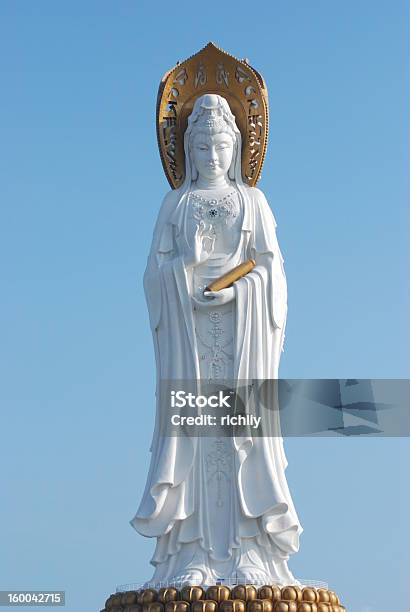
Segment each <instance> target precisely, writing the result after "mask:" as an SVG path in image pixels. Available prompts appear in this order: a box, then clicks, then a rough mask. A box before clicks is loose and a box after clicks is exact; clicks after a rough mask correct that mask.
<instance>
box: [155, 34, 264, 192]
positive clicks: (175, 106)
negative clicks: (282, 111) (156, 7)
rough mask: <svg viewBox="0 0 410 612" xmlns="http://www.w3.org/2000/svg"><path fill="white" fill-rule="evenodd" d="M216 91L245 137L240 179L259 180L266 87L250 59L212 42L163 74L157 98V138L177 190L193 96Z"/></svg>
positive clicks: (183, 166) (167, 169)
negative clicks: (248, 60) (229, 109)
mask: <svg viewBox="0 0 410 612" xmlns="http://www.w3.org/2000/svg"><path fill="white" fill-rule="evenodd" d="M206 93H216V94H219V95H221V96H223V97H224V98H226V100H227V101H228V104H229V106H230V108H231V111H232V112H233V114H234V115H235V119H236V124H237V126H238V128H239V129H240V131H241V136H242V178H243V180H244V182H245V183H247V184H248V185H250V186H254V185H255V184H256V182H257V181H258V179H259V177H260V174H261V170H262V165H263V161H264V157H265V152H266V146H267V140H268V92H267V89H266V85H265V82H264V80H263V78H262V76H261V75H260V74H259V73H258V72H257V71H256V70H255V68H253V67H252V66H250V65H249V64H248V63H247V62H246V61H244V60H239V59H237V58H235V57H234V56H233V55H230V54H228V53H226V52H225V51H223V50H222V49H219V48H218V47H217V46H216V45H214V44H213V43H208V44H207V45H206V47H204V48H203V49H202V50H201V51H199V53H197V54H195V55H193V56H192V57H190V58H189V59H187V60H185V61H183V62H181V63H178V64H177V65H176V66H175V67H174V68H172V69H171V70H169V71H168V72H166V73H165V75H164V76H163V78H162V80H161V83H160V86H159V90H158V100H157V137H158V146H159V150H160V155H161V160H162V164H163V167H164V171H165V174H166V177H167V179H168V181H169V183H170V185H171V187H172V188H173V189H177V188H178V187H180V186H181V185H182V183H183V181H184V178H185V156H184V133H185V129H186V126H187V122H188V116H189V115H190V114H191V112H192V109H193V106H194V103H195V100H196V99H197V98H198V97H199V96H202V95H203V94H206Z"/></svg>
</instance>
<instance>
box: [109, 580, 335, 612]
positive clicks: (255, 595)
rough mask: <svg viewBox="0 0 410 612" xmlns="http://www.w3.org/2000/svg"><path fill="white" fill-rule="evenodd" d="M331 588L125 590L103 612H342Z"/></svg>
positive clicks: (239, 586)
mask: <svg viewBox="0 0 410 612" xmlns="http://www.w3.org/2000/svg"><path fill="white" fill-rule="evenodd" d="M345 610H346V608H345V607H344V606H343V605H342V604H341V603H340V600H339V597H338V596H337V595H336V593H335V592H334V591H329V590H328V589H325V588H316V587H311V586H303V587H300V586H294V585H289V586H283V587H279V586H274V585H265V586H259V587H257V586H254V585H250V584H237V585H235V586H231V587H228V586H226V585H221V584H217V585H215V586H209V587H207V588H206V589H205V588H202V587H200V586H184V587H182V588H181V589H178V588H176V587H175V586H165V587H162V588H160V589H158V590H156V589H140V590H124V591H122V592H121V591H120V592H117V593H114V594H112V595H110V597H109V598H108V599H107V601H106V602H105V608H104V610H102V612H345Z"/></svg>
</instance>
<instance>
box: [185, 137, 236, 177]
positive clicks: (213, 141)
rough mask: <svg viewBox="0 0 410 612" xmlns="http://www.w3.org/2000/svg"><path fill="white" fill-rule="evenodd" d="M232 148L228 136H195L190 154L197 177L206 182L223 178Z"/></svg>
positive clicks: (230, 159)
mask: <svg viewBox="0 0 410 612" xmlns="http://www.w3.org/2000/svg"><path fill="white" fill-rule="evenodd" d="M233 148H234V147H233V142H232V137H231V136H230V135H229V134H226V133H220V134H203V133H201V132H200V133H198V134H196V135H195V136H194V139H193V142H192V147H191V153H192V161H193V163H194V164H195V167H196V169H197V170H198V174H199V176H201V177H202V178H204V179H208V180H212V179H216V178H218V177H220V176H225V175H226V174H227V173H228V170H229V167H230V165H231V162H232V155H233Z"/></svg>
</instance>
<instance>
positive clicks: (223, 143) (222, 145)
mask: <svg viewBox="0 0 410 612" xmlns="http://www.w3.org/2000/svg"><path fill="white" fill-rule="evenodd" d="M228 147H229V144H228V143H227V142H221V144H219V145H218V146H217V149H218V150H219V151H221V150H223V149H228Z"/></svg>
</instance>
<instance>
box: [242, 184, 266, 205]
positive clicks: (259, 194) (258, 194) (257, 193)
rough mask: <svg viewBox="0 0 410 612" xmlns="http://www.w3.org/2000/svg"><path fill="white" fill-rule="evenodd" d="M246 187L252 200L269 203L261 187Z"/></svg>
mask: <svg viewBox="0 0 410 612" xmlns="http://www.w3.org/2000/svg"><path fill="white" fill-rule="evenodd" d="M244 187H245V191H246V192H247V194H248V196H249V197H250V198H252V199H253V200H255V201H256V202H263V203H267V201H266V196H265V194H264V193H263V191H262V190H261V189H259V187H250V186H249V185H244Z"/></svg>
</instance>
